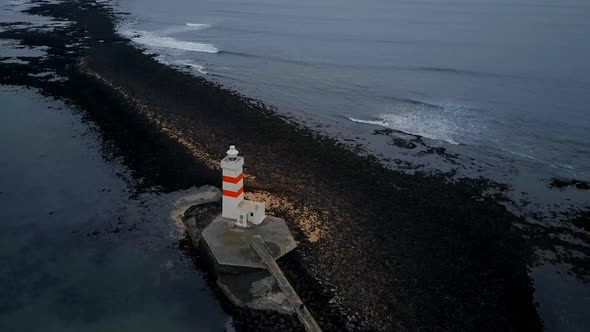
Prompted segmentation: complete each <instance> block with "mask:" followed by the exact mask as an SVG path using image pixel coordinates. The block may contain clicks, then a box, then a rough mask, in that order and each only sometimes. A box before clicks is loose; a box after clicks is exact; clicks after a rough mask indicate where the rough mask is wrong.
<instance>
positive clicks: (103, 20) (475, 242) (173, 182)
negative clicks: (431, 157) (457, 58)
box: [0, 2, 541, 331]
mask: <svg viewBox="0 0 590 332" xmlns="http://www.w3.org/2000/svg"><path fill="white" fill-rule="evenodd" d="M90 4H91V2H82V3H81V4H72V3H69V2H66V3H62V4H46V5H41V6H39V7H34V8H32V9H31V11H32V12H33V13H36V14H39V15H50V16H54V17H61V18H65V19H68V20H70V21H72V22H73V24H72V26H71V27H67V28H65V30H66V31H68V34H65V35H63V36H58V35H52V36H49V35H47V34H42V33H39V32H30V31H26V30H23V31H21V32H18V33H16V35H15V36H14V37H19V36H20V37H22V38H23V40H25V41H27V42H28V43H30V45H35V44H41V43H43V45H46V44H47V43H49V44H50V45H51V48H50V51H49V53H50V54H52V52H53V58H49V59H50V61H41V62H40V63H37V64H34V63H33V65H32V66H25V65H23V66H13V67H8V66H2V67H1V69H0V70H2V75H3V77H4V79H3V81H2V84H16V85H24V86H33V87H37V88H39V89H41V91H43V92H44V93H45V94H47V95H52V96H56V97H60V98H64V99H65V100H66V101H67V102H70V103H72V104H74V105H76V106H77V107H78V108H79V109H81V110H83V111H84V112H86V113H87V116H88V117H89V118H90V119H92V120H93V121H94V122H96V123H97V124H98V125H99V126H100V128H101V130H102V131H103V132H105V137H106V138H107V140H110V141H112V142H113V144H114V145H115V146H116V147H117V149H118V150H119V151H120V153H121V154H122V155H123V156H124V157H125V163H126V164H128V165H129V167H130V168H131V169H132V170H133V176H134V177H136V178H141V179H144V181H143V186H144V187H143V188H139V189H138V190H139V191H141V190H146V189H149V188H153V187H158V188H160V189H161V190H163V191H173V190H177V189H182V188H186V187H190V186H194V185H202V184H212V185H217V186H219V181H220V179H218V178H219V176H218V170H217V169H216V168H215V161H216V160H217V159H219V157H220V156H221V155H222V153H223V151H225V150H224V148H225V147H226V146H227V145H229V144H230V143H232V144H236V145H239V148H240V150H241V151H244V155H245V156H246V158H248V160H249V168H248V170H247V172H248V174H250V175H251V176H250V177H248V178H247V179H246V188H247V191H249V192H251V195H252V196H255V197H257V198H258V199H263V200H265V201H266V202H267V206H269V208H270V210H271V211H272V213H273V214H276V215H278V216H280V217H283V218H285V219H286V220H287V221H288V222H289V223H290V224H289V226H290V227H291V229H292V230H293V232H294V235H295V236H296V239H297V240H298V241H299V242H300V246H299V249H298V250H299V251H298V253H297V254H295V255H293V257H289V259H288V260H286V261H285V262H282V264H285V265H289V266H291V267H290V271H297V272H298V273H295V272H292V273H290V274H289V275H288V277H289V278H290V279H291V281H292V283H293V284H294V285H295V287H296V288H297V290H298V292H300V293H301V294H303V295H302V296H303V297H305V296H308V297H310V298H312V299H316V298H317V299H319V300H312V301H311V302H312V304H311V305H310V310H312V311H313V310H316V311H319V312H315V313H314V314H315V315H316V316H317V317H333V318H330V319H326V321H325V322H322V321H321V320H320V322H321V324H328V323H329V324H334V326H338V327H347V328H350V329H361V328H364V329H367V330H391V329H394V330H402V331H403V330H418V329H427V330H434V329H442V330H474V329H476V330H488V329H489V330H492V329H493V330H497V329H501V330H539V329H540V328H541V323H540V320H539V318H538V315H537V313H536V309H535V305H534V303H533V297H532V293H533V290H532V287H531V284H530V278H529V277H528V274H527V267H528V266H529V265H530V264H531V263H532V258H533V253H532V250H531V244H530V243H529V242H527V241H526V240H524V239H523V237H522V234H521V233H520V232H519V230H518V229H516V227H515V225H516V224H518V223H519V222H521V220H519V218H518V217H516V216H515V215H513V214H511V213H510V212H508V211H507V210H506V208H505V207H504V206H503V205H502V204H501V203H502V200H501V198H494V197H485V196H484V195H483V194H484V193H485V192H486V191H487V190H489V189H491V188H494V186H495V184H494V183H492V182H491V181H486V180H462V181H456V182H450V181H448V179H447V178H446V177H445V176H444V175H426V174H414V175H408V174H402V173H399V172H396V171H393V170H390V169H388V168H386V167H384V166H383V165H381V163H380V162H379V160H378V159H376V158H374V157H371V156H365V157H362V156H358V155H357V154H356V153H354V152H353V151H351V150H350V149H348V148H347V147H346V146H344V145H343V144H341V143H338V142H337V141H336V140H334V139H331V138H328V137H326V136H322V135H318V134H317V133H315V132H313V131H311V130H309V129H307V128H305V127H303V126H301V125H299V124H297V123H294V122H289V121H286V120H285V119H284V118H283V117H281V116H280V115H278V114H276V113H275V112H273V111H271V110H269V109H267V108H266V107H265V106H264V105H261V104H259V103H257V102H252V101H250V100H248V99H246V98H244V97H243V96H240V95H239V94H236V93H235V92H232V91H229V90H226V89H224V88H223V87H220V86H218V85H216V84H213V83H210V82H208V81H206V80H205V79H203V78H195V77H193V76H190V75H188V74H186V73H181V72H179V71H177V70H175V69H172V68H169V67H166V66H164V65H162V64H160V63H158V62H157V61H155V60H154V59H153V57H152V56H149V55H145V54H144V53H143V52H142V51H141V50H139V49H137V48H135V47H134V46H132V45H131V44H129V42H128V41H127V40H126V39H123V38H121V37H119V36H118V35H116V33H115V29H114V20H115V18H114V16H113V14H112V12H110V11H109V9H108V8H106V7H102V6H100V5H90ZM3 34H6V32H4V33H3ZM86 36H88V37H90V38H87V39H85V38H83V37H86ZM36 38H37V39H36ZM72 38H75V39H76V40H80V41H81V45H80V47H77V48H73V49H72V48H69V47H68V48H66V47H65V45H68V44H69V43H71V39H72ZM82 46H84V47H82ZM85 47H87V48H85ZM72 50H73V51H74V52H73V53H68V52H69V51H72ZM35 66H37V68H35ZM46 67H51V68H52V69H54V70H55V72H56V73H58V74H59V75H60V76H63V77H67V78H68V79H67V80H65V81H63V82H58V83H56V82H48V81H46V80H42V79H37V78H34V77H31V76H29V75H27V74H28V73H30V72H27V71H26V70H27V69H25V68H33V70H37V71H39V72H40V71H41V70H42V68H46ZM9 68H13V69H12V71H9V70H10V69H9ZM299 278H301V279H303V280H305V282H302V281H301V280H298V279H299ZM306 294H307V295H306ZM314 302H315V304H314ZM345 321H347V322H348V324H349V325H346V324H345V323H343V322H345ZM325 326H330V325H325ZM328 329H329V328H327V330H328Z"/></svg>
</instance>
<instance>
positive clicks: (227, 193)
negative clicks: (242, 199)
mask: <svg viewBox="0 0 590 332" xmlns="http://www.w3.org/2000/svg"><path fill="white" fill-rule="evenodd" d="M243 192H244V187H242V188H240V189H238V190H237V191H231V190H223V196H229V197H234V198H235V197H238V196H240V195H241V194H242V193H243Z"/></svg>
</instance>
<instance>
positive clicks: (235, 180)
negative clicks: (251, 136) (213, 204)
mask: <svg viewBox="0 0 590 332" xmlns="http://www.w3.org/2000/svg"><path fill="white" fill-rule="evenodd" d="M242 166H244V158H242V157H239V156H238V150H236V147H235V146H234V145H231V146H230V147H229V150H228V151H227V156H226V157H225V158H223V159H222V160H221V169H222V173H223V174H222V175H223V188H222V189H223V190H222V191H223V198H222V212H221V216H222V217H223V218H226V219H231V220H235V221H236V225H237V226H239V227H248V222H250V223H252V224H254V225H259V224H260V223H261V222H262V221H263V220H264V218H265V217H266V215H265V206H264V204H263V203H258V202H252V201H248V200H245V199H244V172H243V169H242Z"/></svg>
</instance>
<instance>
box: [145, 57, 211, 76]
mask: <svg viewBox="0 0 590 332" xmlns="http://www.w3.org/2000/svg"><path fill="white" fill-rule="evenodd" d="M155 59H156V60H157V61H158V62H159V63H161V64H164V65H167V66H174V67H179V68H181V69H186V68H187V67H188V68H189V69H190V71H191V72H197V73H199V74H203V75H207V74H208V73H207V71H206V70H205V66H203V65H201V64H198V63H195V62H194V61H191V60H175V59H174V58H173V57H170V56H167V55H163V54H160V55H158V56H156V57H155Z"/></svg>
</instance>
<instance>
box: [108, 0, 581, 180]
mask: <svg viewBox="0 0 590 332" xmlns="http://www.w3.org/2000/svg"><path fill="white" fill-rule="evenodd" d="M116 8H117V10H119V11H122V12H129V13H131V15H129V16H127V17H126V18H125V19H123V20H122V22H121V24H120V32H121V34H123V35H125V36H128V37H130V38H132V39H133V40H134V41H135V42H136V43H137V44H138V45H141V46H142V47H145V48H146V49H147V50H149V51H150V52H154V53H156V54H158V59H159V60H160V61H162V62H164V63H167V64H170V65H173V66H177V67H179V68H183V69H186V70H188V71H191V72H193V73H194V74H196V75H204V76H206V77H207V78H208V79H210V80H215V81H217V82H220V83H222V84H224V85H226V86H228V87H231V88H233V89H236V90H238V91H240V92H242V93H244V94H245V95H247V96H249V97H254V98H258V99H261V100H263V101H265V102H267V103H269V104H271V105H274V106H276V107H277V108H278V109H279V111H282V112H289V113H293V114H296V115H302V116H304V117H305V118H307V119H313V121H317V122H321V123H327V124H330V125H331V126H335V127H337V129H336V130H334V132H336V133H347V132H348V133H350V132H352V133H355V134H357V133H359V132H360V133H363V132H370V131H372V130H374V129H375V128H380V127H386V128H392V129H395V130H399V131H403V132H406V133H411V134H417V135H421V136H424V137H426V138H429V139H432V142H433V144H435V145H440V146H445V147H448V148H449V149H450V150H452V151H456V152H460V153H461V154H463V155H467V156H470V157H471V156H472V157H474V158H475V159H477V160H480V161H482V163H484V164H487V165H489V167H491V168H494V169H495V170H494V172H495V173H496V174H500V173H504V171H505V170H508V169H513V168H517V169H519V170H520V171H519V172H517V173H515V172H514V171H512V170H511V171H510V172H512V173H513V174H512V175H513V176H514V177H518V176H519V174H521V173H526V174H528V173H531V172H533V173H538V174H539V176H538V178H542V179H543V180H547V179H549V178H551V177H552V176H563V177H568V178H576V179H581V180H590V131H588V128H590V111H589V110H588V107H589V106H588V105H590V93H589V91H590V65H589V64H588V59H590V42H588V37H587V32H588V31H590V3H588V2H587V1H585V0H567V1H559V2H556V1H548V0H541V1H536V0H535V1H533V0H515V1H505V0H476V1H466V0H458V1H390V0H370V1H351V0H338V1H335V0H319V1H318V0H314V1H311V0H303V1H296V2H293V1H284V0H276V1H268V0H254V1H241V0H222V1H204V0H170V1H159V0H141V1H140V0H120V1H119V2H117V6H116ZM369 140H370V138H369ZM380 152H384V153H385V154H386V155H387V154H388V153H389V154H391V155H394V154H395V152H394V151H390V152H387V151H380ZM523 165H524V166H523ZM523 167H524V168H523ZM500 177H501V178H503V177H504V175H502V176H500Z"/></svg>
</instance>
